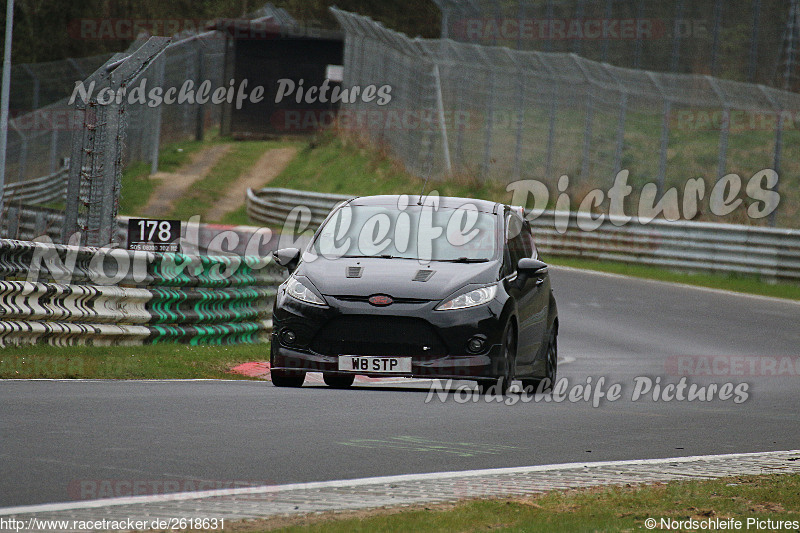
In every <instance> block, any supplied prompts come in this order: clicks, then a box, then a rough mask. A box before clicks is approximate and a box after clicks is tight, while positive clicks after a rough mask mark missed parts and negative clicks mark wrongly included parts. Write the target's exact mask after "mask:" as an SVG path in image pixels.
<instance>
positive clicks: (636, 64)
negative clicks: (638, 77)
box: [633, 0, 644, 68]
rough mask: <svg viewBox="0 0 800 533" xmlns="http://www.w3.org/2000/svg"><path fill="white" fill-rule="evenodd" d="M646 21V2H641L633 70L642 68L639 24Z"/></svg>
mask: <svg viewBox="0 0 800 533" xmlns="http://www.w3.org/2000/svg"><path fill="white" fill-rule="evenodd" d="M643 19H644V0H639V4H638V5H637V7H636V27H637V30H636V44H635V46H634V52H633V68H642V35H641V33H640V32H639V30H638V27H639V24H641V21H642V20H643Z"/></svg>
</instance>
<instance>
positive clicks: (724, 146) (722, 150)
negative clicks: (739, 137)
mask: <svg viewBox="0 0 800 533" xmlns="http://www.w3.org/2000/svg"><path fill="white" fill-rule="evenodd" d="M706 79H707V80H708V84H709V85H711V88H712V89H713V90H714V93H715V94H716V95H717V98H719V99H720V102H721V103H722V124H721V129H720V132H719V157H718V160H717V180H719V179H721V178H722V176H724V175H725V167H726V166H727V159H728V134H729V132H730V129H731V106H730V103H729V102H728V99H727V98H726V97H725V93H724V92H723V91H722V89H720V87H719V85H718V84H717V80H715V79H714V78H712V77H711V76H706Z"/></svg>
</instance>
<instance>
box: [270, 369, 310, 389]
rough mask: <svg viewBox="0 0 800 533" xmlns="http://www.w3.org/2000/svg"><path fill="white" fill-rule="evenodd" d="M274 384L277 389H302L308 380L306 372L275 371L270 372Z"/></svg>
mask: <svg viewBox="0 0 800 533" xmlns="http://www.w3.org/2000/svg"><path fill="white" fill-rule="evenodd" d="M270 377H271V378H272V384H273V385H275V386H276V387H302V386H303V382H304V381H305V380H306V373H305V372H290V371H286V370H273V371H271V372H270Z"/></svg>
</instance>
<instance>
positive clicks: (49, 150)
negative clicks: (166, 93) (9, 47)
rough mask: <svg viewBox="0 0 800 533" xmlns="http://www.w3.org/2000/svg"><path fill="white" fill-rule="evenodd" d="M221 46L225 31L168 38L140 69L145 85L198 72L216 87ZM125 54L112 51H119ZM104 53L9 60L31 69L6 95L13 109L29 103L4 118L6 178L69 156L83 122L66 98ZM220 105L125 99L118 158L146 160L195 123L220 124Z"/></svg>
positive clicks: (192, 131) (48, 167)
mask: <svg viewBox="0 0 800 533" xmlns="http://www.w3.org/2000/svg"><path fill="white" fill-rule="evenodd" d="M138 44H141V43H138ZM138 44H134V45H133V46H132V47H131V49H135V48H136V47H137V46H138ZM224 47H225V39H224V38H223V37H222V36H221V35H220V34H219V33H217V32H207V33H203V34H200V35H196V36H191V37H188V38H182V39H181V38H178V39H176V40H174V42H173V43H172V44H170V46H169V47H168V48H167V50H166V52H165V53H164V56H163V57H162V59H161V60H160V63H158V64H157V65H155V66H154V68H151V69H148V72H147V73H146V74H145V75H144V77H145V79H146V87H147V90H149V89H150V88H152V87H154V86H159V87H178V88H180V87H181V85H182V84H183V83H184V82H185V81H186V80H192V81H193V82H194V84H195V87H197V86H198V85H199V84H200V83H201V82H202V81H203V80H204V79H208V80H210V81H211V83H212V88H216V87H219V86H220V85H221V84H222V76H223V70H224V69H223V65H224V56H225V50H224ZM123 55H125V54H116V56H117V57H122V56H123ZM110 57H111V55H104V56H95V57H91V58H84V59H82V60H75V59H68V60H65V61H61V62H56V63H45V64H36V65H19V66H17V67H15V73H16V74H15V75H18V74H19V72H25V71H29V72H32V73H34V74H35V75H36V77H35V78H34V77H32V76H29V77H28V78H27V79H24V78H22V79H19V80H18V83H12V97H11V100H12V102H13V103H14V106H20V107H16V109H31V110H30V111H28V112H25V113H14V116H13V118H12V119H11V120H9V135H8V148H7V163H6V184H13V183H18V182H24V181H27V180H31V179H34V178H38V177H41V176H45V175H48V174H52V173H54V172H56V170H57V169H58V168H59V167H60V166H61V163H62V160H63V159H64V158H66V157H69V155H70V149H71V139H72V135H73V133H74V132H75V131H79V130H80V129H81V128H82V126H83V124H82V122H81V121H80V120H79V118H78V117H77V115H76V113H75V110H74V103H73V104H70V103H69V100H70V96H71V94H72V92H73V90H74V88H75V83H76V82H77V81H82V80H84V79H86V78H88V77H89V75H90V74H92V73H93V72H94V71H95V70H97V69H98V68H99V67H100V66H101V65H103V64H104V63H105V62H106V61H107V60H108V59H109V58H110ZM48 72H49V73H53V77H50V78H46V76H47V73H48ZM13 79H14V78H13V77H12V80H13ZM45 79H46V80H47V81H46V82H45ZM37 87H38V89H37ZM37 95H38V96H37ZM54 98H55V101H52V102H51V103H48V104H47V105H44V106H42V107H36V104H37V103H38V102H46V101H48V100H52V99H54ZM28 106H30V107H28ZM220 113H221V110H220V106H212V105H205V106H199V105H196V104H192V103H188V102H185V103H176V104H174V105H168V106H163V105H162V106H156V107H150V106H148V105H147V104H139V103H135V104H133V105H131V106H130V107H129V109H128V117H127V126H128V132H127V143H126V146H125V152H124V158H123V163H124V165H126V166H127V165H128V164H129V163H131V162H133V161H152V160H153V159H154V156H155V154H156V153H157V149H158V147H159V146H161V145H163V144H166V143H170V142H175V141H178V140H184V139H188V138H191V137H192V136H195V135H196V134H197V133H198V127H199V126H200V125H210V124H214V123H216V124H218V123H219V120H220Z"/></svg>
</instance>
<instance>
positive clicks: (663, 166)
mask: <svg viewBox="0 0 800 533" xmlns="http://www.w3.org/2000/svg"><path fill="white" fill-rule="evenodd" d="M647 77H648V78H650V81H651V82H652V84H653V86H654V87H655V88H656V90H658V92H659V94H660V95H661V98H662V99H663V100H664V109H663V114H662V116H661V147H660V149H659V151H660V154H659V159H658V178H657V189H658V194H659V196H660V195H661V194H663V192H664V183H665V181H666V175H667V149H668V148H669V116H670V114H671V113H672V101H671V100H670V99H669V97H668V96H667V94H666V93H665V92H664V90H663V89H662V88H661V85H660V84H659V83H658V80H657V79H656V76H655V74H653V73H652V72H649V71H648V72H647Z"/></svg>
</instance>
